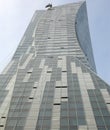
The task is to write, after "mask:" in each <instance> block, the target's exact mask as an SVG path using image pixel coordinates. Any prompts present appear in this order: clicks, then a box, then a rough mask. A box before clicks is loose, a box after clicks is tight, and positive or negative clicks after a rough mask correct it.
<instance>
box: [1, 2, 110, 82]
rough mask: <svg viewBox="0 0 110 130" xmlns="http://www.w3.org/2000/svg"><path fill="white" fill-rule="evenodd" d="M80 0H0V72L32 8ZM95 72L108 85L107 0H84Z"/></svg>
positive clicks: (109, 21)
mask: <svg viewBox="0 0 110 130" xmlns="http://www.w3.org/2000/svg"><path fill="white" fill-rule="evenodd" d="M51 1H52V3H53V5H59V4H65V3H70V2H74V1H79V0H0V71H2V70H3V68H4V67H5V66H6V65H7V64H8V62H9V61H10V59H11V57H12V56H13V53H14V52H15V50H16V48H17V46H18V44H19V41H20V40H21V38H22V36H23V34H24V32H25V30H26V27H27V26H28V24H29V22H30V20H31V18H32V15H33V13H34V11H35V10H39V9H44V7H45V5H46V4H48V3H49V2H51ZM86 1H87V8H88V17H89V25H90V33H91V40H92V46H93V51H94V58H95V63H96V68H97V72H98V75H100V77H102V79H104V80H105V81H107V83H109V84H110V36H109V35H110V13H109V12H110V11H109V10H110V0H86Z"/></svg>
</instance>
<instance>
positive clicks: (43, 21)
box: [0, 2, 110, 130]
mask: <svg viewBox="0 0 110 130" xmlns="http://www.w3.org/2000/svg"><path fill="white" fill-rule="evenodd" d="M0 130H110V86H109V85H107V84H106V83H105V82H104V81H103V80H102V79H101V78H100V77H98V76H97V73H96V67H95V63H94V58H93V52H92V46H91V40H90V35H89V29H88V19H87V11H86V3H85V2H78V3H71V4H66V5H62V6H56V7H49V8H48V9H47V10H40V11H36V12H35V14H34V16H33V18H32V20H31V22H30V24H29V26H28V28H27V30H26V32H25V34H24V36H23V38H22V40H21V42H20V44H19V46H18V48H17V50H16V52H15V54H14V56H13V58H12V60H11V61H10V63H9V64H8V65H7V67H6V68H5V69H4V71H3V72H2V74H1V75H0Z"/></svg>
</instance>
